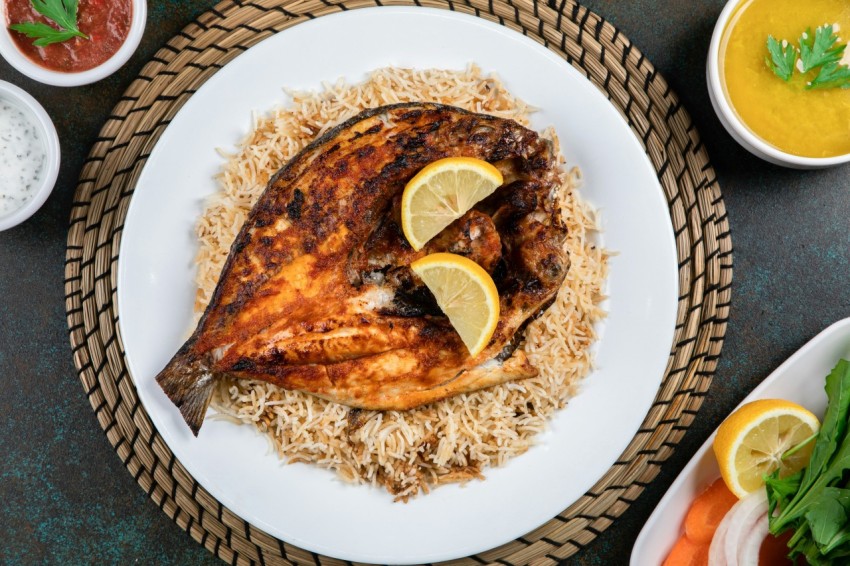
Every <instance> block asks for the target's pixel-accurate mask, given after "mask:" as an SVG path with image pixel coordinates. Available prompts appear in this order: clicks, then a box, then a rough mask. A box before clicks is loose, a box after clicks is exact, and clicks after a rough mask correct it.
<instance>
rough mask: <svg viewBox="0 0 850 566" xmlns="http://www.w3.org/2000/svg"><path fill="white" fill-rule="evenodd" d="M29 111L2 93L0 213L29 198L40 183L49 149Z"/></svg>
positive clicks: (10, 210)
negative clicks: (46, 148)
mask: <svg viewBox="0 0 850 566" xmlns="http://www.w3.org/2000/svg"><path fill="white" fill-rule="evenodd" d="M44 143H45V141H44V140H43V139H42V136H41V132H40V131H39V127H38V126H37V124H36V122H35V121H34V120H33V119H32V118H31V117H30V116H29V114H28V113H26V112H24V111H22V110H21V109H20V108H18V107H17V106H15V105H14V104H12V103H10V102H9V101H8V100H5V99H4V98H2V97H0V217H3V216H6V215H8V214H11V213H12V212H14V211H16V210H18V209H19V208H21V207H22V206H24V205H25V204H26V203H27V201H29V200H30V199H31V198H32V197H33V195H35V193H36V191H37V190H38V188H39V185H40V184H41V177H42V175H43V174H44V169H45V161H46V157H47V153H46V150H45V146H44Z"/></svg>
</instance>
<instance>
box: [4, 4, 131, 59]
mask: <svg viewBox="0 0 850 566" xmlns="http://www.w3.org/2000/svg"><path fill="white" fill-rule="evenodd" d="M3 1H4V3H5V5H6V26H7V27H8V26H9V25H11V24H19V23H24V22H43V23H46V24H48V25H51V26H53V27H57V26H56V24H55V23H54V22H52V21H50V20H48V19H47V18H45V17H44V16H42V15H41V14H39V13H38V12H36V11H35V10H34V9H33V8H32V4H31V3H30V0H3ZM132 17H133V5H132V3H131V0H80V4H79V8H78V11H77V27H78V28H79V30H80V31H81V32H83V33H84V34H86V35H87V36H88V37H89V39H83V38H81V37H75V38H73V39H69V40H68V41H63V42H62V43H53V44H51V45H47V46H45V47H36V46H34V45H33V44H32V43H33V41H35V39H31V38H29V37H27V36H25V35H24V34H22V33H18V32H16V31H12V30H9V34H10V35H11V37H12V40H13V41H14V42H15V45H16V46H17V48H18V49H19V50H20V51H21V53H23V54H24V55H26V56H27V58H28V59H30V60H32V61H34V62H35V63H38V64H39V65H41V66H42V67H44V68H46V69H50V70H52V71H60V72H64V73H76V72H80V71H86V70H88V69H93V68H94V67H97V66H98V65H100V64H101V63H103V62H105V61H106V60H107V59H109V58H110V57H112V56H113V55H114V54H115V52H116V51H118V49H120V48H121V45H122V44H123V43H124V41H125V40H126V39H127V33H128V32H129V31H130V22H131V20H132ZM57 29H58V27H57Z"/></svg>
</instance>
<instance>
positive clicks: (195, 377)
mask: <svg viewBox="0 0 850 566" xmlns="http://www.w3.org/2000/svg"><path fill="white" fill-rule="evenodd" d="M189 345H190V344H186V345H185V346H183V348H181V349H180V351H179V352H177V354H175V356H174V357H173V358H171V361H170V362H168V365H167V366H165V369H163V370H162V371H161V372H159V375H157V376H156V381H157V383H159V386H160V387H162V390H163V391H164V392H165V394H166V395H167V396H168V398H169V399H171V402H172V403H174V405H175V406H176V407H177V408H178V409H180V414H181V415H183V420H185V421H186V424H187V425H189V428H190V429H192V434H194V435H195V436H198V431H199V430H200V429H201V425H202V424H203V423H204V415H205V414H206V412H207V407H209V405H210V401H211V400H212V395H213V387H214V386H215V383H216V381H218V379H217V377H218V375H217V374H215V373H214V372H212V371H210V370H209V369H208V368H207V367H206V364H205V363H204V362H203V361H202V360H201V359H199V358H198V356H197V355H195V354H194V353H193V352H192V351H191V348H189V347H187V346H189Z"/></svg>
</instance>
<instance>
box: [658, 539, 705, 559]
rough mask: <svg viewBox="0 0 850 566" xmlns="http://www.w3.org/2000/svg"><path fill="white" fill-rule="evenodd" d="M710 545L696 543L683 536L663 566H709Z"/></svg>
mask: <svg viewBox="0 0 850 566" xmlns="http://www.w3.org/2000/svg"><path fill="white" fill-rule="evenodd" d="M709 546H710V545H708V544H705V543H696V542H694V541H692V540H691V539H689V538H688V535H682V536H681V537H679V540H677V541H676V544H675V545H673V550H671V551H670V554H669V555H667V559H666V560H665V561H664V564H663V565H662V566H708V548H709Z"/></svg>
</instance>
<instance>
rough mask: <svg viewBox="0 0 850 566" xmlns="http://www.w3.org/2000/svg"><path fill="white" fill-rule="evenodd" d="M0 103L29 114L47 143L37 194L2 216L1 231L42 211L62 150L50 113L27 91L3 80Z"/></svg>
mask: <svg viewBox="0 0 850 566" xmlns="http://www.w3.org/2000/svg"><path fill="white" fill-rule="evenodd" d="M0 100H5V101H7V102H9V103H11V104H12V105H13V106H15V107H16V108H17V109H18V110H20V111H21V112H23V113H24V114H26V115H27V117H28V118H30V120H31V121H32V123H33V125H34V126H35V127H36V128H38V130H39V133H40V134H41V139H42V142H43V143H44V154H45V159H44V169H43V170H42V174H41V184H40V185H39V187H38V189H36V191H35V194H33V196H32V197H31V198H30V199H29V200H28V201H27V202H25V203H24V205H23V206H22V207H21V208H19V209H17V210H15V211H13V212H11V213H9V214H6V215H4V216H0V232H2V231H3V230H7V229H9V228H12V227H13V226H17V225H18V224H20V223H21V222H23V221H24V220H26V219H27V218H29V217H30V216H32V215H33V214H35V212H36V211H37V210H38V209H39V208H41V205H42V204H44V201H46V200H47V197H48V196H50V193H51V191H53V185H55V184H56V177H57V176H58V175H59V162H60V153H61V151H60V148H59V136H58V135H57V134H56V127H55V126H54V125H53V121H52V120H51V119H50V116H48V115H47V112H45V111H44V108H42V106H41V104H39V103H38V101H37V100H36V99H34V98H33V97H32V96H30V95H29V94H27V93H26V91H24V90H22V89H20V88H18V87H16V86H15V85H13V84H10V83H7V82H5V81H0Z"/></svg>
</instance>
